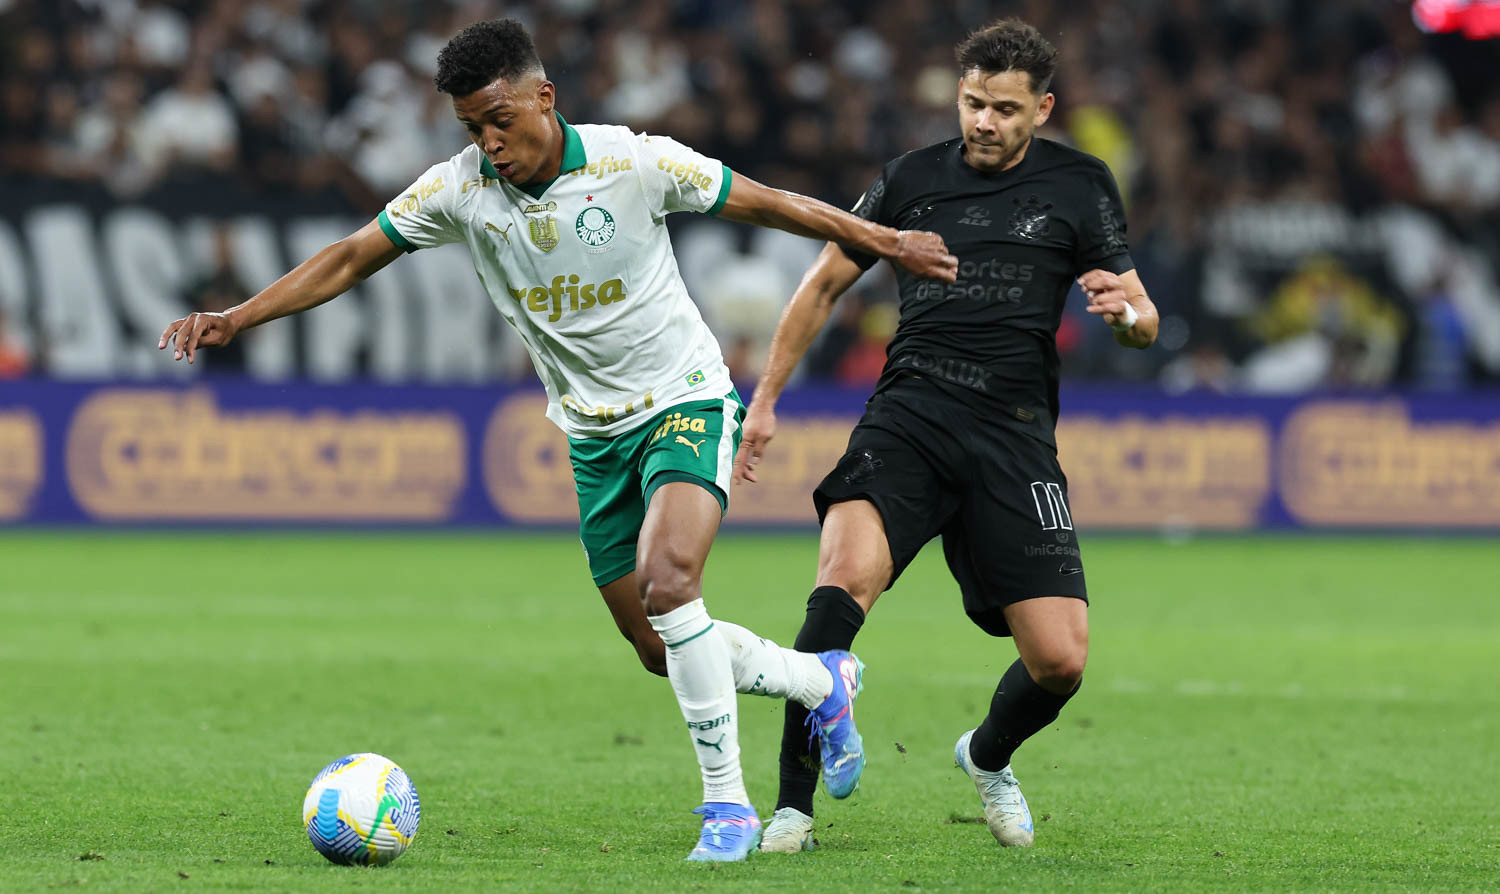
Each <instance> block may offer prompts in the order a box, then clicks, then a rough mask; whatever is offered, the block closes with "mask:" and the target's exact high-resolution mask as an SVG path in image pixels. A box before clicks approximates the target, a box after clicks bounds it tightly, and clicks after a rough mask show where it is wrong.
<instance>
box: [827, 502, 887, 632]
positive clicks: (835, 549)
mask: <svg viewBox="0 0 1500 894" xmlns="http://www.w3.org/2000/svg"><path fill="white" fill-rule="evenodd" d="M895 570H896V569H895V565H894V563H893V562H892V560H891V547H890V544H889V543H888V542H887V541H886V536H885V520H884V519H883V518H882V517H881V515H880V510H878V509H876V508H875V504H874V503H871V502H870V501H868V500H864V499H853V500H845V501H844V502H841V503H834V504H833V505H831V506H829V507H828V512H827V513H826V514H825V515H824V517H823V533H822V536H821V537H819V539H818V578H817V585H818V586H820V587H839V588H841V589H843V590H846V591H848V593H849V595H850V596H852V597H854V601H855V602H858V603H859V604H860V607H861V608H863V609H864V610H865V613H866V614H868V613H869V611H870V608H871V607H872V606H873V605H874V604H875V600H876V599H877V598H879V596H880V594H881V593H882V592H883V591H884V590H885V588H886V585H887V584H889V583H890V582H891V580H892V579H893V578H894V577H895Z"/></svg>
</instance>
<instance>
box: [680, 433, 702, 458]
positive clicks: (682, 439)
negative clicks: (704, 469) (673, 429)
mask: <svg viewBox="0 0 1500 894" xmlns="http://www.w3.org/2000/svg"><path fill="white" fill-rule="evenodd" d="M707 440H708V438H704V439H703V441H707ZM703 441H699V442H698V443H696V444H694V443H693V442H692V441H689V440H688V439H687V438H684V437H683V436H682V435H678V436H677V443H679V444H686V445H688V446H689V447H691V448H693V455H694V456H698V455H699V454H698V448H699V447H702V446H703Z"/></svg>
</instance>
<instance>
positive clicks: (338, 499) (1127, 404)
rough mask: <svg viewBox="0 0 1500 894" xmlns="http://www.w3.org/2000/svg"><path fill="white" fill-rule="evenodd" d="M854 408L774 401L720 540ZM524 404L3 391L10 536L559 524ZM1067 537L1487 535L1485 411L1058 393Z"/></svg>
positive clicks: (774, 500) (358, 393)
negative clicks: (121, 528) (1069, 524)
mask: <svg viewBox="0 0 1500 894" xmlns="http://www.w3.org/2000/svg"><path fill="white" fill-rule="evenodd" d="M865 395H866V392H865V391H863V390H853V389H838V388H807V389H801V390H793V391H791V392H789V393H788V394H787V395H785V397H784V398H783V400H782V403H781V406H780V407H779V410H778V416H779V420H780V427H779V431H778V434H777V437H776V439H775V441H774V442H773V444H772V447H771V450H770V451H769V454H768V457H767V459H766V462H765V465H764V466H763V467H762V468H763V470H764V472H763V475H762V482H761V483H760V484H758V485H756V486H752V487H743V486H742V487H738V488H736V489H735V493H734V495H733V501H732V505H731V510H730V513H729V519H728V521H729V523H730V524H731V525H739V524H744V525H757V524H772V525H783V526H784V525H811V524H813V523H814V519H813V514H812V507H811V500H810V494H811V492H812V489H813V487H814V486H815V485H816V483H817V481H818V479H819V478H821V477H822V475H823V474H825V473H826V472H827V470H828V469H829V468H831V467H832V465H833V463H834V462H835V461H836V460H837V458H838V457H839V455H840V454H841V453H842V452H843V448H844V444H845V442H846V440H847V438H848V433H849V429H850V427H851V426H852V425H853V424H854V421H855V420H856V419H857V418H858V414H859V411H860V408H861V406H862V402H863V400H864V397H865ZM544 404H545V401H544V398H543V396H542V395H541V394H540V392H539V390H537V389H533V388H525V387H512V388H498V387H426V386H414V385H408V386H390V385H338V386H332V385H312V384H296V385H286V386H277V385H265V384H256V383H249V382H230V381H219V382H214V383H210V384H200V385H195V386H191V387H176V386H149V387H146V386H127V385H119V384H110V385H82V384H65V383H58V382H49V381H24V382H13V383H8V384H6V385H5V387H4V390H3V391H0V519H3V520H4V521H5V522H7V523H11V524H16V523H48V524H81V523H101V522H102V523H113V524H127V523H129V524H133V523H146V524H169V525H182V524H196V523H199V522H211V523H314V522H316V523H336V524H340V525H367V524H400V525H497V526H505V525H510V526H524V525H535V524H543V525H568V524H572V523H574V522H575V521H576V519H577V505H576V502H575V499H574V495H573V484H572V478H571V471H570V469H569V467H568V461H567V445H566V442H565V440H564V438H563V436H562V434H561V433H560V432H559V431H558V430H557V429H556V428H555V427H554V426H553V425H552V423H550V422H549V421H548V420H547V419H546V418H544V417H543V415H542V412H543V408H544ZM1058 440H1059V453H1060V455H1061V459H1062V463H1063V468H1064V470H1065V471H1066V472H1067V473H1068V475H1069V482H1070V499H1071V503H1072V507H1073V515H1074V518H1075V519H1076V520H1077V522H1078V524H1079V525H1080V526H1081V527H1083V528H1086V529H1087V528H1093V529H1101V528H1115V529H1166V530H1169V531H1177V530H1181V531H1190V530H1195V529H1210V530H1254V529H1262V528H1271V529H1275V528H1324V527H1327V528H1342V529H1350V528H1358V529H1363V528H1378V529H1417V530H1425V529H1444V530H1461V529H1478V530H1500V399H1497V398H1496V397H1495V396H1493V395H1485V394H1477V395H1472V394H1471V395H1467V396H1461V397H1430V396H1418V395H1405V396H1402V395H1394V394H1393V395H1388V396H1379V397H1370V396H1361V397H1357V398H1356V397H1339V396H1308V397H1301V398H1296V399H1293V398H1249V397H1233V398H1231V397H1224V396H1221V395H1186V396H1177V397H1170V398H1169V397H1164V396H1163V395H1160V394H1157V393H1153V392H1148V391H1144V390H1097V389H1073V390H1070V391H1068V392H1065V394H1064V409H1063V416H1062V421H1061V423H1060V425H1059V429H1058Z"/></svg>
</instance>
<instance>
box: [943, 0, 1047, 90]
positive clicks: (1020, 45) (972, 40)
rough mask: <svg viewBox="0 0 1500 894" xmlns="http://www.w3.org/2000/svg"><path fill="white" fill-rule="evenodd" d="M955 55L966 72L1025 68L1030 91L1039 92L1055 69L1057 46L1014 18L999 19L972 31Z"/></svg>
mask: <svg viewBox="0 0 1500 894" xmlns="http://www.w3.org/2000/svg"><path fill="white" fill-rule="evenodd" d="M955 55H957V56H958V64H959V66H960V67H961V68H962V69H963V70H964V71H966V72H967V71H976V70H977V71H983V72H991V73H994V74H999V73H1000V72H1004V71H1024V72H1026V73H1027V74H1028V75H1030V76H1031V92H1032V93H1034V94H1036V95H1038V96H1040V95H1041V94H1043V93H1046V92H1047V87H1048V86H1049V85H1051V83H1052V73H1053V72H1054V71H1056V70H1057V48H1056V47H1054V46H1053V45H1052V44H1050V43H1048V42H1047V38H1045V37H1043V36H1042V32H1040V31H1038V30H1036V29H1035V28H1033V27H1032V26H1030V25H1028V24H1026V23H1025V22H1023V21H1021V20H1020V19H1016V18H1010V19H1000V20H999V21H997V22H991V23H990V24H988V25H985V26H984V27H983V28H980V29H979V30H978V31H974V32H972V33H971V34H970V35H969V36H968V37H967V38H965V39H964V41H963V42H962V43H960V44H959V45H958V49H957V52H956V54H955Z"/></svg>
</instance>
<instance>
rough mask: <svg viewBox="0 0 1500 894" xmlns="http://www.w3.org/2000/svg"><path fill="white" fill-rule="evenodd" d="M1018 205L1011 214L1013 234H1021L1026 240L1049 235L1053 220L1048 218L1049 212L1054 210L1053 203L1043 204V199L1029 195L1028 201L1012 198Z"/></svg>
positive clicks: (1011, 230)
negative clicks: (1048, 231)
mask: <svg viewBox="0 0 1500 894" xmlns="http://www.w3.org/2000/svg"><path fill="white" fill-rule="evenodd" d="M1012 201H1013V202H1014V203H1015V205H1016V211H1015V213H1014V214H1012V215H1011V216H1010V233H1011V235H1012V236H1020V237H1021V238H1022V239H1026V240H1036V239H1040V238H1042V237H1043V236H1045V235H1047V230H1048V229H1049V228H1050V227H1051V222H1050V221H1049V220H1048V219H1047V212H1048V211H1051V210H1052V203H1051V202H1047V203H1046V204H1042V200H1041V199H1038V198H1037V197H1036V196H1029V197H1027V199H1026V201H1024V202H1023V201H1021V200H1020V199H1012Z"/></svg>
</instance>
